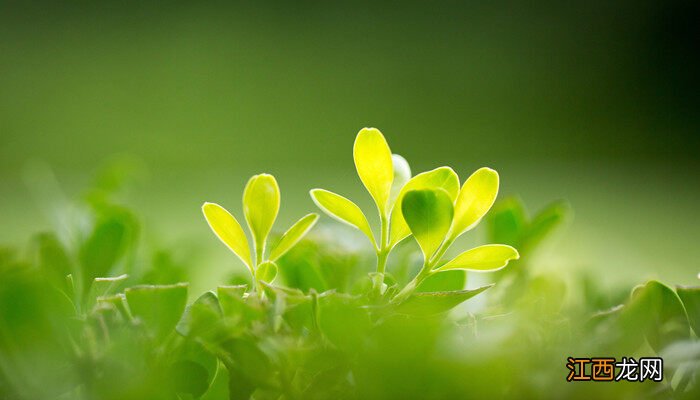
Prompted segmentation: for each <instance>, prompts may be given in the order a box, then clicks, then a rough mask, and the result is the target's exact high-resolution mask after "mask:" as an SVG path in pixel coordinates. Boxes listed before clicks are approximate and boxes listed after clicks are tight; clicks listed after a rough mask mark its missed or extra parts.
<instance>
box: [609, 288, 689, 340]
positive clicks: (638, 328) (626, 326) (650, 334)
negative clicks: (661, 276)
mask: <svg viewBox="0 0 700 400" xmlns="http://www.w3.org/2000/svg"><path fill="white" fill-rule="evenodd" d="M620 323H621V329H622V330H623V332H625V333H626V334H625V335H623V336H627V337H629V338H630V339H631V338H632V337H633V336H638V335H639V334H644V336H646V339H647V341H648V342H649V345H650V346H651V348H652V349H654V351H656V352H657V353H658V352H659V351H660V350H661V349H663V348H665V347H666V346H668V345H669V344H671V343H673V342H676V341H679V340H683V339H687V338H688V337H689V336H690V325H689V324H688V318H687V316H686V313H685V309H684V308H683V303H681V300H680V298H679V297H678V295H677V294H676V292H674V291H673V290H672V289H671V288H669V287H668V286H666V285H664V284H662V283H661V282H658V281H649V282H647V283H646V284H645V285H644V286H638V287H637V288H635V290H634V291H633V292H632V298H631V299H630V301H629V303H628V304H627V305H626V306H625V307H624V308H623V310H622V312H621V314H620Z"/></svg>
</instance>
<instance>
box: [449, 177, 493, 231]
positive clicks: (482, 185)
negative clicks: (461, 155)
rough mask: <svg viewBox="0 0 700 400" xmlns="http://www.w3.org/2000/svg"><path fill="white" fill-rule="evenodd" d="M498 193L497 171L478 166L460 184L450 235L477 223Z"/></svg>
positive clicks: (468, 228)
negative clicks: (462, 183)
mask: <svg viewBox="0 0 700 400" xmlns="http://www.w3.org/2000/svg"><path fill="white" fill-rule="evenodd" d="M496 195H498V172H496V171H494V170H492V169H491V168H480V169H478V170H477V171H476V172H474V173H473V174H472V175H471V176H470V177H469V178H468V179H467V180H466V182H464V185H462V189H460V191H459V196H457V201H456V202H455V219H454V224H453V226H452V229H451V231H450V237H451V238H453V239H454V238H456V237H458V236H459V235H461V234H463V233H464V232H466V231H468V230H470V229H471V228H473V227H474V226H476V224H478V223H479V221H480V220H481V217H483V216H484V215H485V214H486V213H487V212H488V211H489V209H490V208H491V206H492V205H493V202H494V201H495V200H496Z"/></svg>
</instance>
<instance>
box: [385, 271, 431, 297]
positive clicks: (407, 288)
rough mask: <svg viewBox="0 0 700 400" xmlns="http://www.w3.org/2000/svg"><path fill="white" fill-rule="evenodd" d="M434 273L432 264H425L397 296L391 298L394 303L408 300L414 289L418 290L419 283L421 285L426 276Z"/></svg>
mask: <svg viewBox="0 0 700 400" xmlns="http://www.w3.org/2000/svg"><path fill="white" fill-rule="evenodd" d="M432 274H433V272H432V271H431V270H430V266H429V265H428V264H424V265H423V268H422V269H421V270H420V272H419V273H418V275H416V276H415V278H413V280H411V281H410V282H408V284H406V286H404V288H403V289H401V291H400V292H399V293H398V294H397V295H396V296H394V298H393V299H392V300H391V301H392V303H396V304H398V303H401V302H402V301H404V300H406V299H407V298H408V297H409V296H410V295H411V294H413V291H414V290H416V288H417V287H418V285H420V284H421V282H423V280H424V279H425V278H427V277H429V276H430V275H432Z"/></svg>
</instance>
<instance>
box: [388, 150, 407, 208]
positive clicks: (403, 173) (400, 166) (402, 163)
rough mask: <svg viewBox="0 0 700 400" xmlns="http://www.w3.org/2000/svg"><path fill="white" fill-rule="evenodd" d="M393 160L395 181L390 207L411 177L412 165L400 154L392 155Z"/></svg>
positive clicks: (392, 186) (390, 196)
mask: <svg viewBox="0 0 700 400" xmlns="http://www.w3.org/2000/svg"><path fill="white" fill-rule="evenodd" d="M391 161H392V163H393V165H394V182H393V183H392V184H391V194H390V195H389V207H391V205H392V204H394V202H395V201H396V198H398V197H399V193H401V189H402V188H403V186H404V185H405V184H406V182H408V181H409V180H410V179H411V167H410V166H409V165H408V161H406V159H405V158H403V157H401V156H400V155H398V154H392V155H391Z"/></svg>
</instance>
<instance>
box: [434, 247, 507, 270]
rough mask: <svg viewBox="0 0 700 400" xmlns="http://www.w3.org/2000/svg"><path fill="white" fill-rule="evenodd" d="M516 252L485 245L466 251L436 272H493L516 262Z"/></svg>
mask: <svg viewBox="0 0 700 400" xmlns="http://www.w3.org/2000/svg"><path fill="white" fill-rule="evenodd" d="M519 257H520V255H519V254H518V251H517V250H515V249H514V248H512V247H510V246H507V245H505V244H487V245H484V246H479V247H475V248H473V249H470V250H467V251H465V252H463V253H462V254H460V255H458V256H457V257H455V258H453V259H452V260H451V261H449V262H448V263H447V264H445V265H443V266H441V267H440V268H438V269H437V270H439V271H444V270H449V269H466V270H470V271H495V270H498V269H501V268H503V267H505V266H506V265H508V261H510V260H517V259H518V258H519Z"/></svg>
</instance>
